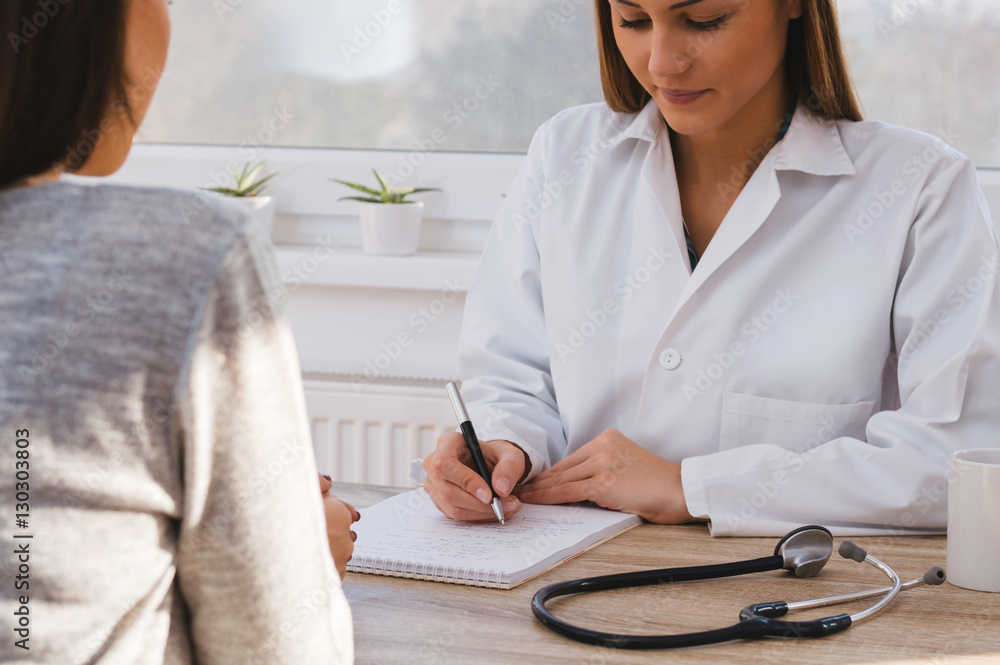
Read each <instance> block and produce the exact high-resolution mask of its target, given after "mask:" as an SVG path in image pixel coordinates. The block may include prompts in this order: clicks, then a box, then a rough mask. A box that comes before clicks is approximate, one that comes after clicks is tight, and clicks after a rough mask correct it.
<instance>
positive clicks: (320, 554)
mask: <svg viewBox="0 0 1000 665" xmlns="http://www.w3.org/2000/svg"><path fill="white" fill-rule="evenodd" d="M42 4H44V3H42ZM42 4H40V3H39V2H38V0H7V1H5V2H4V3H3V4H2V5H0V34H2V35H4V36H5V38H4V42H5V43H4V44H3V48H0V285H2V286H0V441H2V447H0V449H2V451H3V455H4V459H3V461H2V467H3V472H2V474H0V504H2V510H0V514H2V518H0V530H2V532H3V534H4V539H5V540H4V545H3V548H4V555H3V556H2V557H0V614H2V615H3V617H4V619H3V625H4V626H5V630H4V632H5V635H4V637H3V640H2V641H0V645H2V646H0V661H2V662H14V661H17V662H20V661H22V660H23V661H25V662H27V661H29V660H30V662H32V663H50V664H59V665H66V664H69V663H102V664H111V663H121V664H123V665H126V664H127V665H138V664H147V663H149V664H151V663H157V664H161V663H170V664H186V663H195V662H197V663H201V664H213V663H220V664H221V663H226V664H231V663H240V664H243V663H267V664H268V665H277V664H282V663H288V664H293V663H294V664H296V665H308V664H311V663H324V664H325V663H349V662H351V661H353V641H352V629H351V615H350V609H349V607H348V605H347V602H346V600H345V598H344V595H343V592H342V590H341V577H342V575H343V571H344V566H345V565H346V562H347V559H348V558H350V555H351V552H352V550H353V544H352V541H353V534H352V533H351V531H350V525H351V522H352V521H353V520H354V519H357V513H356V512H354V510H353V509H352V508H351V507H350V506H348V505H347V504H344V503H342V502H340V501H339V500H337V498H336V497H334V496H332V495H330V494H329V493H328V492H325V493H324V494H323V499H322V501H321V498H320V492H321V490H328V489H329V486H330V483H329V482H328V481H325V480H324V481H320V482H321V483H322V485H321V487H317V475H318V474H317V472H316V468H315V462H314V460H313V452H312V447H311V442H310V437H309V430H308V424H307V419H306V412H305V406H304V398H303V392H302V384H301V379H300V375H299V366H298V361H297V357H296V353H295V348H294V344H293V340H292V336H291V333H290V331H289V328H288V325H287V323H286V321H285V320H284V318H283V317H282V315H281V314H280V308H279V307H278V304H279V303H280V302H282V300H283V295H284V292H283V286H282V284H281V281H280V279H279V277H278V275H277V272H276V267H275V263H274V258H273V256H272V254H271V252H270V250H269V248H268V245H267V243H266V241H265V240H264V239H263V238H262V237H260V235H258V233H257V232H256V231H255V230H254V229H253V228H252V227H251V225H250V223H249V221H248V220H247V219H246V218H245V216H244V215H243V213H240V212H237V211H235V209H230V208H229V207H228V206H223V205H219V204H215V203H207V202H205V201H204V200H203V198H202V197H200V196H199V195H197V194H194V193H186V192H179V191H169V190H161V189H140V188H126V187H117V186H109V185H98V186H93V187H89V186H87V187H85V186H80V185H77V184H71V183H67V182H60V181H59V176H60V174H61V173H63V172H75V173H78V174H82V175H91V176H102V175H108V174H111V173H113V172H114V171H115V170H117V169H118V168H119V167H120V166H121V164H122V163H123V162H124V160H125V157H126V155H127V154H128V151H129V147H130V145H131V142H132V137H133V135H134V134H135V131H136V129H137V127H138V125H139V123H140V122H141V121H142V118H143V116H144V115H145V112H146V110H147V108H148V106H149V103H150V99H151V97H152V94H153V91H154V89H155V87H156V84H157V81H158V79H159V77H160V74H161V73H162V71H163V66H164V63H165V60H166V54H167V44H168V40H169V32H170V28H169V19H168V16H167V0H75V1H74V2H72V3H65V2H59V3H56V2H52V3H49V4H51V5H52V7H53V8H54V11H53V12H50V13H49V14H51V15H45V16H43V18H46V20H45V21H40V20H35V19H33V18H32V17H36V18H37V16H36V15H40V14H42V12H43V10H44V7H42ZM33 21H34V24H35V25H34V27H33V23H32V22H33ZM29 28H30V29H29ZM8 42H9V43H8ZM185 210H187V211H190V210H200V211H201V212H200V213H198V215H196V216H192V215H191V214H190V213H189V214H187V215H185V214H183V211H185ZM15 442H16V443H15ZM15 506H16V508H15ZM15 513H19V515H17V518H18V521H17V522H15ZM324 515H325V519H324ZM15 534H16V535H18V536H21V538H19V539H17V540H13V539H11V536H12V535H15ZM15 543H16V546H17V548H18V550H19V551H20V552H22V554H20V555H19V556H16V557H15V556H11V553H12V552H13V551H14V549H15ZM331 552H332V556H331ZM338 569H339V573H340V574H338ZM8 626H12V627H13V633H12V632H11V630H10V629H9V628H7V627H8Z"/></svg>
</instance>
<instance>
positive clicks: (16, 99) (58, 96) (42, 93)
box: [0, 0, 130, 187]
mask: <svg viewBox="0 0 1000 665" xmlns="http://www.w3.org/2000/svg"><path fill="white" fill-rule="evenodd" d="M128 2H129V0H3V1H2V3H0V39H2V42H0V187H4V186H6V185H9V184H11V183H13V182H14V181H16V180H19V179H21V178H24V177H28V176H32V175H37V174H39V173H43V172H45V171H48V170H50V169H52V168H53V167H54V166H57V165H62V166H64V167H65V168H66V170H68V171H74V170H77V169H79V168H80V167H81V166H83V164H84V163H85V162H86V161H87V158H88V157H89V156H90V153H91V152H92V151H93V148H94V143H96V140H97V138H98V137H99V136H100V132H102V131H104V128H102V122H104V121H105V119H106V118H107V117H108V113H109V110H112V109H114V110H116V111H119V112H121V113H125V114H126V115H128V114H129V113H130V108H129V104H128V97H127V96H126V94H125V86H126V79H125V62H124V61H125V57H124V56H125V24H126V12H127V10H128ZM106 127H107V125H106V124H105V128H106Z"/></svg>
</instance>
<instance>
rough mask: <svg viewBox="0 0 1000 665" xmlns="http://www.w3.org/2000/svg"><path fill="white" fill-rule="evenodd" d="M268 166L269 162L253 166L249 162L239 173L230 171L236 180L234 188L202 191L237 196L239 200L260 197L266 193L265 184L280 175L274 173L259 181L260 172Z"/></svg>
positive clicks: (236, 170) (233, 170)
mask: <svg viewBox="0 0 1000 665" xmlns="http://www.w3.org/2000/svg"><path fill="white" fill-rule="evenodd" d="M266 165H267V160H264V161H262V162H258V163H257V164H255V165H253V166H251V164H250V162H247V163H246V164H244V165H243V171H239V170H238V169H232V170H231V171H230V173H232V174H233V178H235V179H236V184H235V185H234V186H233V187H202V189H204V190H206V191H209V192H216V193H218V194H225V195H226V196H236V197H239V198H244V197H249V196H260V193H261V192H262V191H264V184H265V183H267V181H268V180H270V179H271V178H273V177H274V176H276V175H278V174H277V173H272V174H271V175H269V176H266V177H264V178H261V179H260V180H257V179H256V178H257V176H258V175H260V172H261V171H263V170H264V167H265V166H266Z"/></svg>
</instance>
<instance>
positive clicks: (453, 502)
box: [424, 478, 523, 522]
mask: <svg viewBox="0 0 1000 665" xmlns="http://www.w3.org/2000/svg"><path fill="white" fill-rule="evenodd" d="M424 489H425V490H426V491H427V494H428V495H429V496H430V497H431V501H433V502H434V505H435V506H437V509H438V510H440V511H441V512H442V513H443V514H444V515H446V516H448V517H450V518H452V519H454V520H461V521H463V522H495V521H496V520H497V518H496V516H495V515H494V514H493V509H492V508H491V507H490V506H489V505H488V504H484V503H482V502H481V501H479V500H478V499H477V498H476V497H474V496H472V495H471V494H469V493H468V492H465V491H464V490H462V489H461V488H460V487H457V486H455V485H454V484H452V483H448V482H444V483H440V484H439V483H435V482H433V481H431V479H430V478H428V479H427V482H425V483H424ZM502 504H503V511H504V516H505V517H510V516H512V515H514V514H516V513H517V512H518V511H519V510H521V508H522V505H523V504H522V503H521V502H520V501H518V500H517V499H515V498H514V497H507V498H505V499H503V500H502Z"/></svg>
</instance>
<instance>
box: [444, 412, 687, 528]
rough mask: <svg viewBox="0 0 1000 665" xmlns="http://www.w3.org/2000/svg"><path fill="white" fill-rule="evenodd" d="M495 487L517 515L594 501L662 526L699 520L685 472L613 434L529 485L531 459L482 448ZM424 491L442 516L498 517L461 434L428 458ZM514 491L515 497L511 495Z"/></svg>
mask: <svg viewBox="0 0 1000 665" xmlns="http://www.w3.org/2000/svg"><path fill="white" fill-rule="evenodd" d="M482 448H483V455H484V456H485V457H486V462H487V464H488V465H489V466H490V467H491V468H492V471H493V475H492V483H493V487H494V489H495V490H496V492H497V494H498V495H499V496H500V497H501V498H502V499H503V508H504V513H505V514H506V515H507V516H510V515H513V514H514V513H516V512H517V511H519V510H520V509H521V507H522V503H521V502H522V501H523V502H525V503H540V504H559V503H572V502H577V501H591V502H593V503H596V504H597V505H599V506H603V507H604V508H610V509H612V510H619V511H622V512H626V513H632V514H635V515H639V516H640V517H642V518H644V519H646V520H648V521H650V522H655V523H658V524H679V523H683V522H692V521H696V520H695V519H694V518H693V517H692V516H691V514H690V513H689V512H688V510H687V505H686V504H685V501H684V492H683V490H682V488H681V467H680V465H679V464H674V463H672V462H668V461H667V460H665V459H662V458H660V457H658V456H656V455H654V454H653V453H651V452H649V451H648V450H646V449H645V448H643V447H642V446H640V445H638V444H637V443H635V442H634V441H631V440H629V439H628V438H627V437H625V436H624V435H623V434H622V433H621V432H619V431H618V430H613V429H610V430H606V431H605V432H602V433H601V434H600V435H599V436H597V437H596V438H595V439H593V440H592V441H590V442H589V443H587V444H585V445H584V446H582V447H581V448H580V449H579V450H577V451H576V452H574V453H572V454H570V455H569V456H567V457H566V458H565V459H562V460H560V461H559V462H556V463H555V464H554V465H553V466H552V467H551V468H549V469H546V470H545V471H543V472H542V473H540V474H538V475H537V476H536V477H535V478H533V479H532V481H531V482H530V483H528V484H524V485H519V483H520V482H521V481H522V479H523V478H526V477H527V476H528V473H529V472H530V471H531V466H530V465H531V462H530V461H529V459H528V456H527V455H526V454H525V453H524V452H523V451H522V450H521V448H519V447H518V446H516V445H515V444H513V443H511V442H510V441H502V440H496V441H486V442H483V443H482ZM424 469H425V470H426V471H427V481H426V482H425V483H424V488H425V489H426V490H427V493H428V494H429V495H430V497H431V499H432V500H433V501H434V503H435V505H436V506H437V507H438V509H439V510H441V512H442V513H444V514H445V515H447V516H448V517H451V518H453V519H457V520H463V521H470V522H474V521H492V520H495V517H494V516H493V512H492V511H491V509H490V496H491V495H490V491H489V488H488V487H487V486H486V482H485V481H483V479H482V478H480V477H479V474H477V473H476V472H475V471H474V470H473V469H472V467H471V460H470V458H469V454H468V451H467V450H466V447H465V443H464V441H463V439H462V435H461V434H460V433H458V432H452V433H449V434H445V435H444V436H442V437H441V438H439V439H438V442H437V448H436V449H435V451H434V452H433V453H431V454H430V455H428V456H427V458H426V459H424ZM512 488H513V494H512V492H511V490H512Z"/></svg>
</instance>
